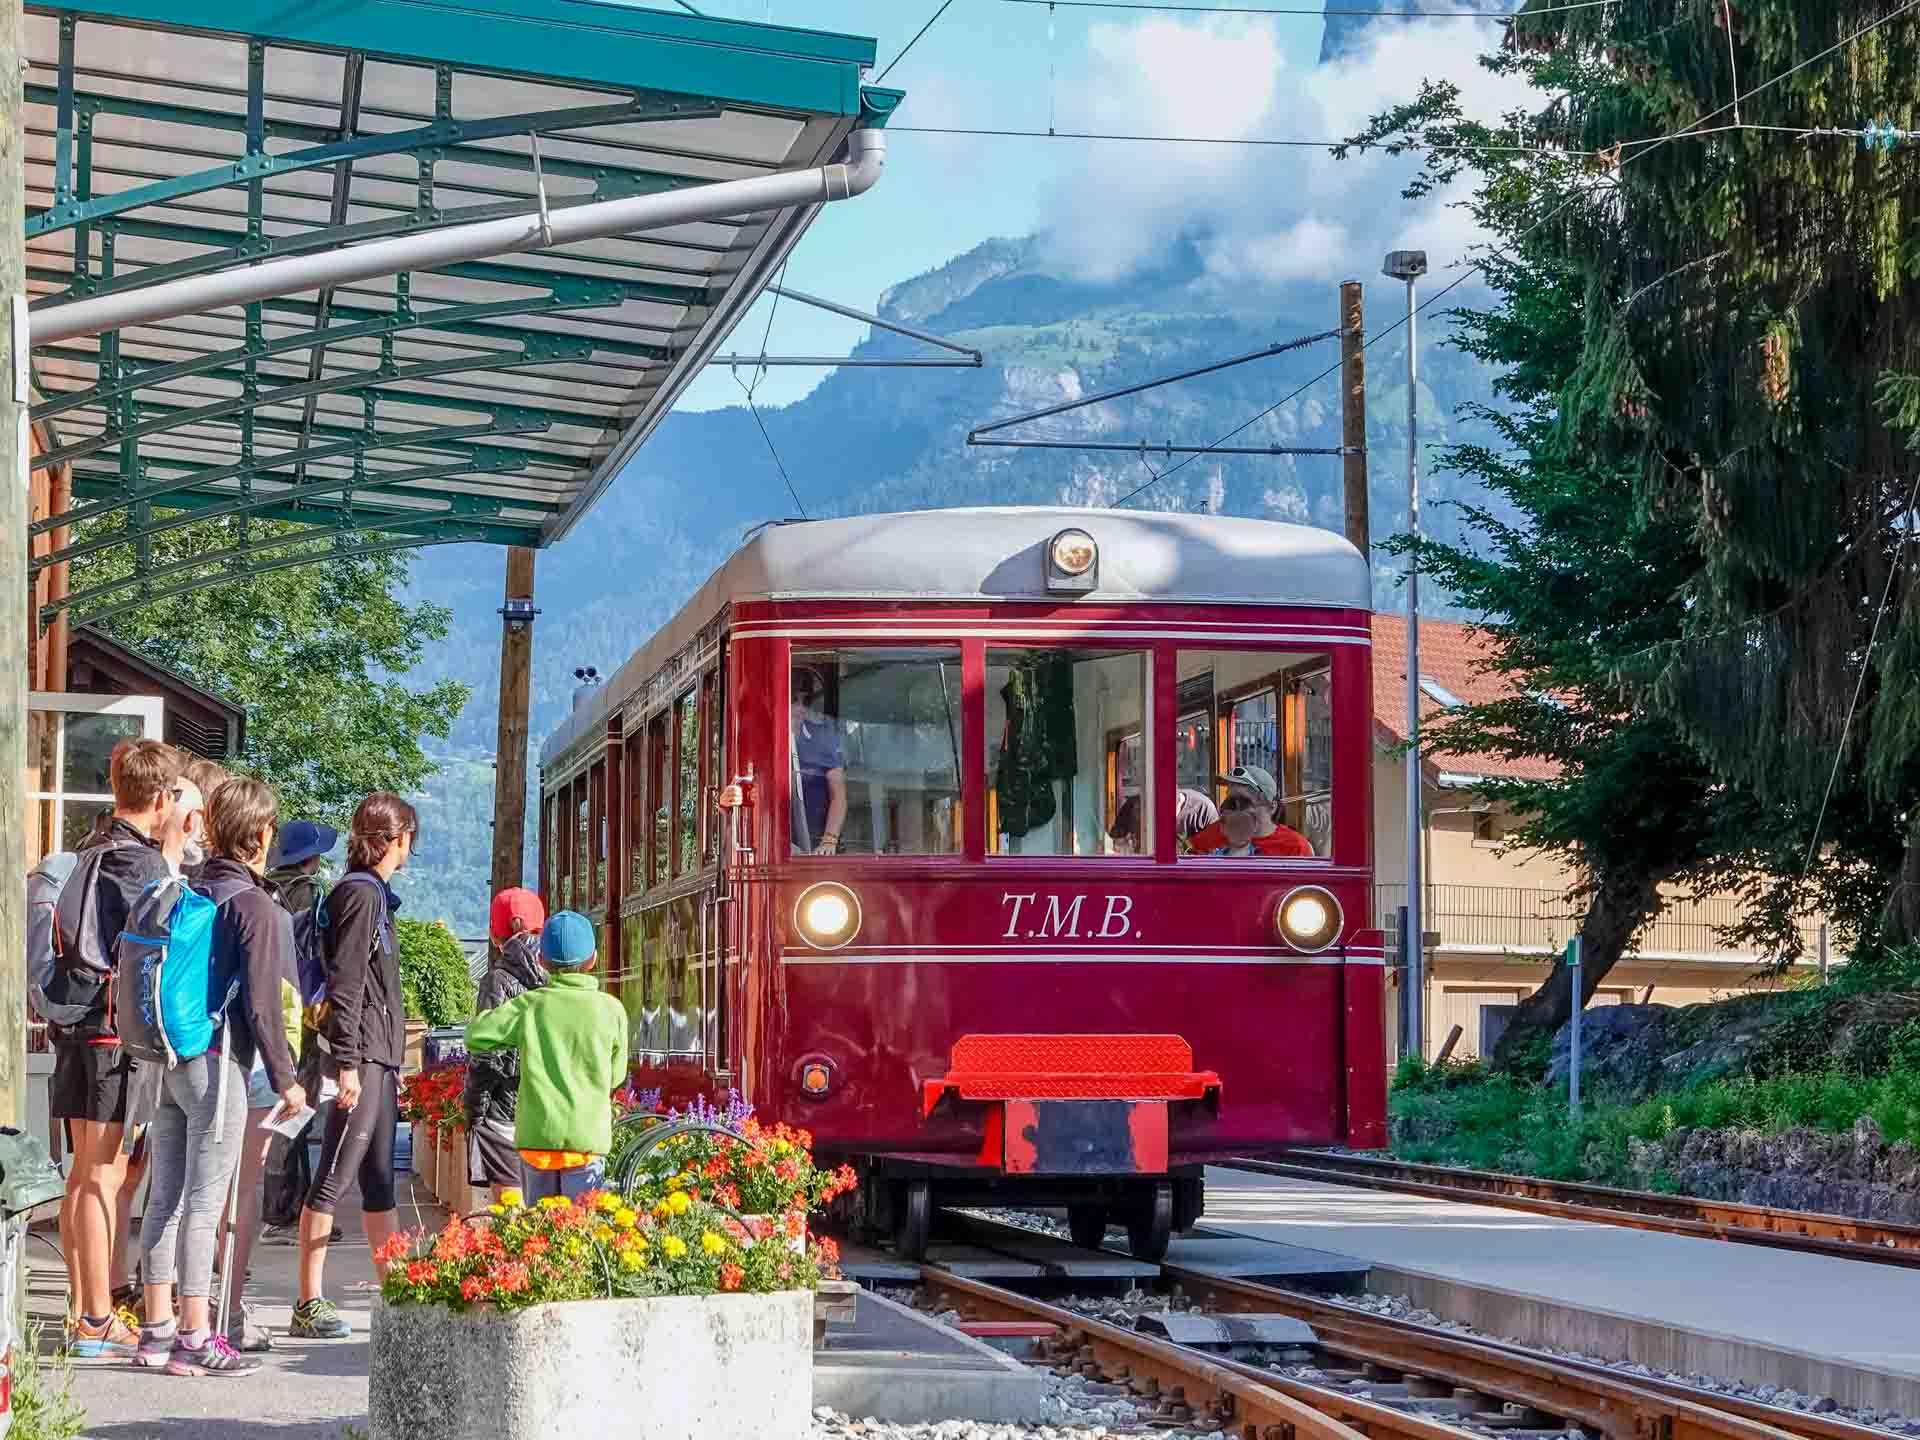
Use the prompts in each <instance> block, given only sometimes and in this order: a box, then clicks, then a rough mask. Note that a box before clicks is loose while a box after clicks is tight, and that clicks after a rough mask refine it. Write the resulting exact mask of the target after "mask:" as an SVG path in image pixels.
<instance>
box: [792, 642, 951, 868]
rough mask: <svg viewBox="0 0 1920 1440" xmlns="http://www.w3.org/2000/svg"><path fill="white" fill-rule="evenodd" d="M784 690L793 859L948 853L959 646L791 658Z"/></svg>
mask: <svg viewBox="0 0 1920 1440" xmlns="http://www.w3.org/2000/svg"><path fill="white" fill-rule="evenodd" d="M792 688H793V697H794V709H793V714H792V729H791V736H792V766H793V787H792V788H793V793H794V797H795V798H794V805H793V815H792V829H793V849H794V853H795V854H802V855H804V854H814V855H831V854H848V853H852V854H870V855H951V854H955V853H957V852H958V851H959V849H960V825H959V816H960V650H959V647H958V646H937V645H936V646H911V647H907V646H900V647H893V646H889V647H878V646H858V647H854V646H850V647H847V648H846V649H842V650H818V651H808V652H804V653H796V654H795V656H794V669H793V676H792ZM803 695H804V696H805V697H807V698H806V699H805V700H804V701H803V699H802V696H803Z"/></svg>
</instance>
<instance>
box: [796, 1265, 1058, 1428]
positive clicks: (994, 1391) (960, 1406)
mask: <svg viewBox="0 0 1920 1440" xmlns="http://www.w3.org/2000/svg"><path fill="white" fill-rule="evenodd" d="M860 1298H861V1303H862V1304H869V1303H872V1304H879V1305H881V1306H883V1307H885V1308H886V1309H888V1310H892V1311H894V1312H896V1313H898V1314H899V1315H900V1316H902V1317H903V1318H906V1319H910V1320H912V1321H914V1322H915V1323H917V1324H921V1325H939V1324H940V1322H939V1321H937V1320H934V1319H931V1318H929V1317H928V1316H925V1315H922V1314H921V1313H920V1312H919V1311H917V1310H915V1309H913V1308H912V1307H911V1306H908V1305H902V1304H901V1303H900V1302H899V1301H897V1300H890V1299H888V1298H887V1297H886V1296H884V1295H878V1294H875V1293H873V1292H872V1291H868V1292H866V1293H865V1294H863V1295H862V1296H861V1297H860ZM941 1329H942V1331H943V1333H944V1335H945V1336H946V1338H948V1339H951V1340H957V1341H959V1342H961V1344H962V1347H963V1348H964V1349H965V1351H966V1352H967V1356H968V1362H969V1363H968V1367H967V1368H966V1369H964V1370H957V1369H942V1368H941V1366H940V1365H939V1362H938V1360H937V1359H935V1358H934V1357H928V1359H927V1360H926V1361H925V1362H922V1363H913V1362H911V1361H910V1362H908V1363H906V1364H902V1365H897V1366H894V1365H887V1366H877V1365H859V1364H845V1365H841V1364H836V1363H835V1362H834V1358H833V1354H832V1352H831V1351H827V1352H822V1353H816V1354H815V1356H814V1365H813V1403H814V1404H815V1405H816V1406H821V1405H827V1406H831V1407H832V1408H833V1409H835V1410H838V1411H839V1412H840V1413H841V1414H843V1415H851V1416H853V1417H854V1418H855V1419H856V1420H861V1419H866V1418H868V1417H869V1416H870V1417H872V1418H873V1419H875V1420H880V1421H883V1422H885V1423H886V1424H889V1425H916V1424H920V1423H922V1422H925V1421H929V1420H954V1419H962V1418H964V1419H967V1420H974V1421H985V1422H989V1423H997V1424H1016V1423H1026V1422H1031V1421H1036V1420H1042V1419H1044V1418H1045V1414H1044V1411H1045V1406H1046V1397H1047V1380H1046V1376H1045V1375H1044V1374H1043V1373H1041V1372H1040V1371H1038V1370H1033V1369H1030V1368H1028V1367H1027V1366H1025V1365H1022V1364H1021V1363H1020V1362H1019V1361H1018V1360H1015V1359H1013V1358H1012V1357H1010V1356H1007V1355H1003V1354H1001V1353H1000V1351H998V1350H996V1349H994V1348H993V1347H992V1346H991V1345H988V1344H985V1343H984V1342H982V1341H979V1340H975V1339H974V1338H973V1337H972V1336H971V1335H963V1334H961V1333H960V1332H959V1331H957V1330H948V1329H947V1328H946V1327H945V1326H941Z"/></svg>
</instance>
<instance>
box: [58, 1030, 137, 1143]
mask: <svg viewBox="0 0 1920 1440" xmlns="http://www.w3.org/2000/svg"><path fill="white" fill-rule="evenodd" d="M132 1081H133V1056H131V1055H129V1054H127V1052H126V1051H125V1050H123V1049H122V1048H121V1047H120V1046H118V1045H87V1044H79V1045H58V1046H56V1047H54V1056H53V1079H52V1081H51V1083H50V1084H49V1086H48V1090H47V1110H48V1115H49V1117H50V1118H52V1119H55V1120H92V1121H95V1122H97V1123H99V1124H103V1125H124V1124H126V1123H127V1090H128V1087H129V1086H130V1085H131V1083H132Z"/></svg>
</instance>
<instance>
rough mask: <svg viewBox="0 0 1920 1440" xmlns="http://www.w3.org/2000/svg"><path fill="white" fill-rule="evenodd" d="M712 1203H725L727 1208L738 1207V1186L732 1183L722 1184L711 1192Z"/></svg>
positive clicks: (735, 1208) (736, 1208) (734, 1208)
mask: <svg viewBox="0 0 1920 1440" xmlns="http://www.w3.org/2000/svg"><path fill="white" fill-rule="evenodd" d="M713 1203H714V1204H716V1205H725V1206H726V1207H727V1208H728V1209H729V1210H738V1209H739V1208H740V1191H739V1188H738V1187H737V1186H735V1185H732V1184H727V1185H722V1186H721V1187H720V1188H719V1189H718V1190H716V1191H714V1192H713Z"/></svg>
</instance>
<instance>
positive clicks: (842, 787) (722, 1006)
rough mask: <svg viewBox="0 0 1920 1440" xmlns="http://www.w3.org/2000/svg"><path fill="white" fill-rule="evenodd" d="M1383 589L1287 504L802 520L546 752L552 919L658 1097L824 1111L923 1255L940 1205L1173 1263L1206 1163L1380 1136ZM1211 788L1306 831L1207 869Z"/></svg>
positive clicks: (1225, 856) (734, 563)
mask: <svg viewBox="0 0 1920 1440" xmlns="http://www.w3.org/2000/svg"><path fill="white" fill-rule="evenodd" d="M1368 608H1369V587H1368V576H1367V567H1366V563H1365V561H1364V560H1363V559H1362V558H1361V556H1360V555H1359V554H1358V552H1356V551H1355V550H1354V549H1353V547H1352V546H1350V545H1349V544H1347V542H1346V541H1344V540H1343V539H1341V538H1340V537H1339V536H1337V535H1333V534H1331V533H1329V532H1327V531H1323V530H1318V529H1311V528H1307V527H1303V526H1294V525H1283V524H1277V523H1272V522H1267V521H1258V520H1245V519H1230V518H1223V517H1216V516H1206V515H1185V514H1158V513H1144V512H1134V511H1127V512H1119V511H1097V510H1081V509H1026V508H1004V509H967V510H945V511H933V512H926V513H915V514H901V515H866V516H858V517H853V518H849V519H839V520H824V521H816V522H804V523H790V524H782V525H776V526H772V527H770V528H767V529H764V530H762V531H760V532H759V533H758V534H757V535H755V536H754V537H753V538H751V539H750V540H749V541H747V543H745V544H744V545H742V546H741V548H740V549H739V550H737V551H736V552H735V553H734V555H733V556H732V557H731V558H730V559H729V560H728V561H727V562H726V563H725V564H724V565H723V566H721V568H720V569H719V570H718V571H717V572H716V573H715V574H714V575H713V577H712V578H711V579H710V580H708V582H707V583H706V585H705V586H704V587H703V588H702V589H701V590H700V592H699V593H698V594H697V595H696V596H695V597H694V598H693V600H692V601H691V603H689V604H688V605H687V606H686V607H685V608H684V609H683V610H682V611H681V612H680V614H679V615H677V616H676V617H675V618H674V619H673V620H672V621H671V622H670V623H669V624H668V625H666V626H665V627H664V628H663V629H662V630H661V631H660V632H659V633H658V634H657V635H655V636H654V637H653V639H652V640H650V641H649V642H648V643H647V644H646V645H644V646H643V647H642V648H641V649H640V651H639V652H638V653H637V654H635V655H634V656H633V657H632V659H630V660H629V661H627V663H626V664H625V665H624V666H623V667H622V668H621V669H620V671H619V672H618V673H617V674H616V675H615V676H614V677H613V678H612V679H611V680H610V681H609V682H608V683H606V684H605V685H603V686H599V687H596V688H590V689H586V690H584V691H582V692H581V693H580V694H579V695H578V696H577V697H576V701H575V706H574V710H573V713H572V715H571V716H570V717H569V718H568V720H567V721H566V723H565V724H564V725H562V726H561V727H560V729H559V730H558V732H557V733H555V734H554V735H553V736H552V737H551V738H550V739H549V740H548V742H547V744H546V746H545V748H544V750H543V752H542V755H541V794H542V807H541V816H540V844H541V883H542V886H543V888H544V891H545V897H546V900H547V903H548V905H549V907H551V908H556V909H558V908H572V909H576V910H580V911H583V912H585V913H586V914H588V915H589V916H590V917H591V918H592V920H593V922H594V924H595V926H596V927H597V929H598V931H599V934H600V948H601V955H602V957H603V958H602V966H603V973H604V975H605V976H606V980H607V984H608V987H609V989H610V990H611V992H612V993H613V994H614V995H616V996H618V997H619V998H620V999H621V1001H622V1003H623V1004H624V1005H625V1006H626V1008H627V1012H628V1014H629V1016H630V1017H631V1021H632V1035H633V1051H634V1069H635V1078H636V1079H637V1080H638V1082H639V1083H640V1084H641V1085H643V1086H659V1087H662V1088H663V1089H664V1090H665V1092H666V1095H667V1098H668V1100H669V1101H670V1102H675V1103H684V1102H685V1101H686V1100H688V1099H690V1098H691V1097H692V1096H693V1095H694V1094H696V1093H703V1094H706V1095H708V1096H709V1097H715V1098H717V1096H718V1095H719V1094H720V1093H723V1092H724V1091H725V1090H727V1089H728V1088H737V1089H738V1090H739V1091H740V1092H741V1093H742V1094H743V1095H744V1096H745V1097H746V1098H747V1099H748V1100H750V1101H751V1102H752V1103H753V1104H754V1106H755V1107H756V1109H757V1110H758V1111H759V1113H760V1114H761V1115H763V1116H766V1117H769V1118H777V1119H784V1120H786V1121H788V1122H790V1123H793V1124H796V1125H802V1126H804V1127H806V1128H807V1129H809V1130H811V1131H812V1132H813V1133H814V1135H815V1137H816V1144H817V1147H818V1148H819V1150H820V1151H821V1152H822V1154H823V1155H826V1156H830V1157H833V1158H835V1159H840V1158H845V1159H850V1160H852V1161H853V1162H854V1163H855V1165H856V1166H857V1168H858V1169H859V1171H860V1173H861V1176H862V1186H861V1190H860V1192H859V1201H860V1205H861V1207H862V1210H863V1215H862V1217H861V1218H863V1219H864V1220H865V1221H867V1222H868V1223H871V1224H873V1225H875V1226H878V1227H882V1228H886V1229H890V1230H891V1231H892V1233H893V1236H894V1239H895V1243H896V1245H897V1246H898V1247H899V1249H900V1250H901V1252H902V1253H903V1254H905V1255H908V1256H913V1257H917V1256H918V1255H919V1254H920V1253H921V1252H922V1251H923V1250H924V1247H925V1244H926V1239H927V1230H928V1225H929V1221H930V1216H931V1213H932V1209H933V1207H934V1206H935V1205H936V1204H939V1203H949V1202H952V1203H976V1204H1029V1205H1064V1206H1066V1207H1067V1209H1068V1214H1069V1216H1070V1217H1071V1221H1072V1228H1073V1231H1074V1233H1075V1235H1076V1236H1078V1237H1081V1238H1083V1239H1084V1238H1091V1237H1092V1236H1093V1235H1096V1234H1099V1233H1101V1232H1103V1231H1104V1229H1105V1227H1106V1225H1107V1224H1108V1223H1109V1222H1110V1221H1111V1222H1113V1223H1117V1224H1123V1225H1125V1226H1126V1228H1127V1232H1128V1235H1129V1237H1130V1240H1131V1244H1132V1247H1133V1249H1134V1251H1135V1253H1136V1254H1140V1255H1143V1256H1147V1257H1154V1258H1157V1257H1158V1255H1159V1254H1161V1253H1163V1252H1164V1250H1165V1247H1166V1244H1167V1238H1168V1235H1169V1233H1170V1232H1172V1231H1177V1230H1180V1229H1184V1228H1186V1227H1187V1226H1189V1225H1191V1224H1192V1223H1193V1221H1194V1220H1196V1219H1197V1218H1198V1217H1199V1215H1200V1212H1201V1209H1202V1205H1203V1198H1202V1182H1201V1167H1202V1166H1203V1165H1204V1164H1205V1163H1206V1162H1208V1161H1212V1160H1219V1159H1223V1158H1226V1157H1230V1156H1236V1155H1249V1154H1258V1153H1260V1152H1262V1151H1263V1150H1268V1149H1271V1148H1273V1147H1277V1146H1281V1145H1297V1144H1332V1143H1339V1144H1346V1145H1350V1146H1362V1147H1364V1146H1373V1145H1378V1144H1381V1143H1383V1141H1384V1126H1385V1089H1386V1075H1385V1055H1384V1034H1383V1003H1384V1000H1383V991H1384V983H1383V982H1384V953H1383V939H1384V937H1383V936H1382V934H1381V932H1379V931H1378V930H1375V929H1372V928H1370V924H1371V922H1370V918H1369V917H1370V916H1371V914H1372V890H1371V886H1372V855H1371V850H1370V844H1371V839H1370V837H1371V830H1372V825H1371V800H1370V796H1369V786H1368V776H1369V770H1370V758H1371V750H1372V745H1373V734H1372V719H1371V716H1372V702H1371V696H1370V687H1371V680H1370V667H1369V657H1368V646H1369V643H1370V633H1369V623H1368V621H1369V615H1368ZM1230 773H1231V774H1233V775H1235V776H1237V777H1239V779H1240V780H1241V781H1242V782H1243V783H1242V784H1240V785H1237V786H1234V787H1230V789H1228V788H1226V787H1223V786H1222V785H1221V783H1220V777H1223V776H1226V775H1228V774H1230ZM1229 793H1230V794H1232V795H1237V796H1239V797H1240V798H1238V799H1228V795H1229ZM1222 800H1227V805H1228V810H1229V813H1230V815H1233V816H1235V817H1238V818H1237V820H1236V823H1237V824H1238V825H1239V828H1238V829H1236V830H1234V831H1233V834H1234V835H1244V834H1245V833H1247V832H1246V825H1247V823H1248V822H1249V821H1252V822H1264V823H1265V824H1266V825H1267V827H1268V829H1269V830H1270V831H1271V832H1272V835H1274V836H1284V838H1286V840H1287V844H1288V846H1290V847H1291V849H1292V851H1293V852H1294V853H1290V854H1279V855H1275V854H1272V853H1269V852H1270V851H1272V850H1273V849H1274V848H1275V846H1274V845H1273V844H1272V843H1270V840H1269V841H1261V842H1257V843H1256V842H1254V841H1244V842H1243V843H1241V844H1240V845H1238V846H1237V847H1230V849H1229V853H1200V852H1198V851H1190V845H1191V844H1192V840H1190V839H1189V836H1188V833H1187V832H1189V831H1190V830H1191V829H1192V823H1193V821H1194V815H1195V812H1196V811H1198V812H1206V811H1208V810H1217V808H1218V806H1219V804H1220V803H1221V802H1222ZM1263 800H1265V801H1266V802H1267V812H1266V813H1265V814H1263V813H1262V812H1261V810H1260V809H1259V805H1258V802H1260V801H1263ZM1242 812H1245V813H1244V814H1243V813H1242ZM1269 815H1270V817H1271V818H1268V816H1269ZM1198 818H1199V819H1202V820H1204V819H1205V818H1206V816H1205V814H1204V813H1202V814H1200V815H1199V817H1198ZM1220 828H1221V827H1220V826H1218V825H1216V826H1214V827H1213V828H1212V829H1210V830H1206V831H1203V832H1202V833H1201V834H1200V835H1198V836H1196V837H1193V840H1197V841H1198V842H1199V844H1200V845H1201V847H1202V849H1203V850H1205V851H1209V852H1211V851H1213V850H1215V848H1216V847H1215V845H1214V841H1215V840H1217V838H1218V837H1219V834H1220Z"/></svg>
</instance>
